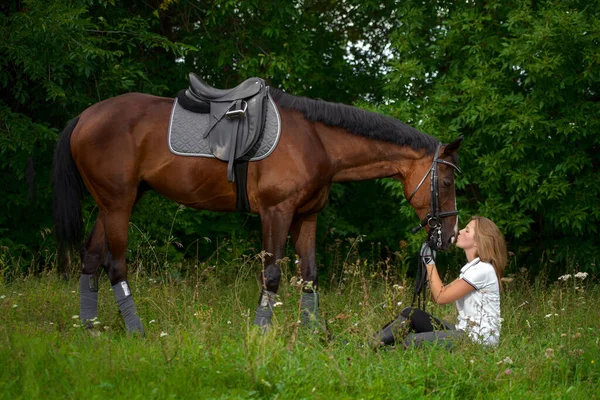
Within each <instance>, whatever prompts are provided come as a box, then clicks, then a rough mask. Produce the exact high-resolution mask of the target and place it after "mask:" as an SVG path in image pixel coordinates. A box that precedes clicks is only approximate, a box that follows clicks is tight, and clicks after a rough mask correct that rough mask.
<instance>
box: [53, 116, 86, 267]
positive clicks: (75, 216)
mask: <svg viewBox="0 0 600 400" xmlns="http://www.w3.org/2000/svg"><path fill="white" fill-rule="evenodd" d="M77 122H79V117H77V118H74V119H72V120H71V121H69V123H68V124H67V126H66V127H65V129H64V130H63V132H62V133H61V135H60V137H59V138H58V143H57V144H56V149H55V150H54V164H53V169H52V200H53V204H52V211H53V216H54V234H55V236H56V243H57V246H58V269H59V270H60V271H62V272H65V267H66V262H67V256H69V255H70V254H71V253H72V251H73V250H74V249H75V248H76V247H79V246H81V243H82V240H83V218H82V216H81V199H82V198H83V188H84V185H83V180H82V179H81V175H80V174H79V170H78V169H77V166H76V165H75V161H73V156H72V155H71V135H72V134H73V130H74V129H75V125H77Z"/></svg>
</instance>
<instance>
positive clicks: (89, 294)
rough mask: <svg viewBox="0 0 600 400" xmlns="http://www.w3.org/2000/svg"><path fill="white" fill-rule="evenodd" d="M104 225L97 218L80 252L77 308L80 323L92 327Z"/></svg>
mask: <svg viewBox="0 0 600 400" xmlns="http://www.w3.org/2000/svg"><path fill="white" fill-rule="evenodd" d="M104 244H105V241H104V225H103V224H102V219H101V218H98V219H97V220H96V223H95V224H94V227H93V228H92V230H91V232H90V234H89V236H88V238H87V240H86V242H85V246H84V248H83V249H82V252H81V260H82V264H83V265H82V267H81V276H80V277H79V299H80V302H79V307H80V313H79V316H80V318H81V321H82V323H84V324H87V326H88V328H91V327H92V324H91V322H89V321H90V320H93V319H95V318H96V317H98V273H99V269H100V265H102V256H103V254H104Z"/></svg>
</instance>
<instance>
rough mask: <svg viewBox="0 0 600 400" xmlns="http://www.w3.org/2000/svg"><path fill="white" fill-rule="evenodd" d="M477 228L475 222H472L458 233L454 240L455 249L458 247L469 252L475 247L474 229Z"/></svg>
mask: <svg viewBox="0 0 600 400" xmlns="http://www.w3.org/2000/svg"><path fill="white" fill-rule="evenodd" d="M476 228H477V221H475V220H473V221H471V222H469V223H468V224H467V226H465V227H464V228H463V229H461V230H460V231H459V232H458V238H456V247H460V248H461V249H463V250H470V249H474V248H476V247H477V244H475V229H476Z"/></svg>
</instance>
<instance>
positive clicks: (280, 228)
mask: <svg viewBox="0 0 600 400" xmlns="http://www.w3.org/2000/svg"><path fill="white" fill-rule="evenodd" d="M292 216H293V214H292V213H289V212H280V211H267V212H265V213H261V222H262V232H263V248H264V250H265V251H266V252H267V253H269V254H267V255H266V256H265V258H264V262H263V277H262V281H263V282H262V284H263V289H262V292H261V295H260V299H259V301H258V307H257V308H256V316H255V317H254V324H256V325H258V326H260V327H263V328H267V327H268V326H269V325H270V324H271V319H272V317H273V304H275V294H276V293H277V289H279V281H280V279H281V267H280V266H279V264H278V260H280V259H282V258H283V251H284V248H285V241H286V239H287V234H288V232H289V229H290V224H291V222H292Z"/></svg>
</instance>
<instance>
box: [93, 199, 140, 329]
mask: <svg viewBox="0 0 600 400" xmlns="http://www.w3.org/2000/svg"><path fill="white" fill-rule="evenodd" d="M132 207H133V202H132V203H131V206H130V207H119V208H117V209H114V210H109V211H105V212H104V215H103V219H104V229H105V232H106V245H107V248H106V252H105V257H104V264H105V265H106V269H107V273H108V278H109V279H110V284H111V285H112V289H113V293H114V295H115V300H116V301H117V304H118V305H119V309H120V310H121V315H122V316H123V320H124V321H125V328H126V329H127V332H129V333H136V334H141V335H142V336H143V335H144V326H143V325H142V322H141V321H140V318H139V317H138V315H137V311H136V309H135V304H134V303H133V297H132V296H131V290H130V289H129V284H128V283H127V266H126V264H125V253H126V250H127V235H128V227H129V217H130V215H131V208H132Z"/></svg>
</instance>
